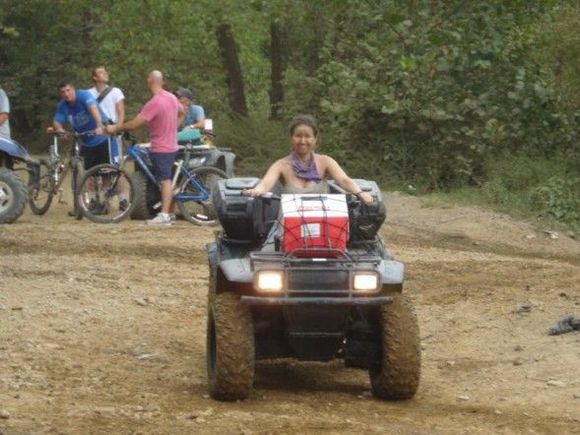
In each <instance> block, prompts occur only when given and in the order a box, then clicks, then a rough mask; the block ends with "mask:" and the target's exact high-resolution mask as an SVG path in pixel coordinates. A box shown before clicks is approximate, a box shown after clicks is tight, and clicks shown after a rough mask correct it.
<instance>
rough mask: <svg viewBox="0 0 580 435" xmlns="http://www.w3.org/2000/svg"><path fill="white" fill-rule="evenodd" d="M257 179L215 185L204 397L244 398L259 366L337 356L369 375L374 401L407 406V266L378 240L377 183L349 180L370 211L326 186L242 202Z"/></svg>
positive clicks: (414, 329)
mask: <svg viewBox="0 0 580 435" xmlns="http://www.w3.org/2000/svg"><path fill="white" fill-rule="evenodd" d="M258 181H259V180H258V179H257V178H232V179H228V180H221V181H219V182H218V188H217V189H215V190H214V192H213V196H214V198H213V200H214V206H215V208H216V211H217V214H218V217H219V220H220V223H221V225H222V228H223V231H221V232H218V233H216V240H215V242H214V243H211V244H209V245H208V260H209V272H210V273H209V300H208V318H207V372H208V380H209V392H210V395H211V396H212V397H213V398H214V399H218V400H240V399H245V398H247V397H248V396H249V395H250V393H251V391H252V388H253V383H254V367H255V361H256V360H264V359H274V358H295V359H298V360H301V361H330V360H333V359H335V358H342V359H343V360H344V363H345V365H346V366H349V367H357V368H361V369H365V370H368V372H369V376H370V381H371V386H372V392H373V394H374V395H375V396H376V397H379V398H382V399H392V400H400V399H410V398H412V397H413V396H414V395H415V393H416V391H417V388H418V385H419V378H420V370H421V347H420V339H419V327H418V322H417V317H416V315H415V311H414V307H413V305H412V302H411V300H410V299H409V297H408V296H407V294H406V293H403V275H404V266H403V264H402V263H400V262H397V261H395V260H393V258H392V257H391V255H390V254H389V252H388V251H387V249H386V248H385V246H384V244H383V241H382V239H381V238H380V236H379V234H378V231H379V229H380V227H381V225H382V223H383V221H384V219H385V216H386V210H385V205H384V202H383V200H382V196H381V193H380V190H379V189H378V186H377V185H376V183H374V182H370V181H366V180H357V182H358V184H359V186H361V188H362V189H363V190H365V191H369V192H371V193H372V195H373V196H374V199H375V203H374V205H372V206H369V207H367V206H365V205H363V204H362V203H361V202H360V201H359V200H358V198H356V197H355V196H354V195H350V194H346V193H345V192H344V191H343V190H342V189H341V188H340V187H339V186H337V185H336V184H334V183H332V182H330V183H329V188H330V192H331V193H330V194H303V195H281V196H278V195H276V192H273V193H274V196H272V197H270V198H265V197H263V198H252V197H247V196H243V195H242V192H243V190H245V189H249V188H252V187H254V186H255V185H256V184H257V183H258Z"/></svg>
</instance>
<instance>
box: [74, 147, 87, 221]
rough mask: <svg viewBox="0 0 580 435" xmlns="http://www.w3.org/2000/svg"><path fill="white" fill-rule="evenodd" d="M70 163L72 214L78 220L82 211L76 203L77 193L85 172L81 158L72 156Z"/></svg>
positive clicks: (81, 215) (81, 216)
mask: <svg viewBox="0 0 580 435" xmlns="http://www.w3.org/2000/svg"><path fill="white" fill-rule="evenodd" d="M70 164H71V167H72V170H71V179H70V182H71V191H72V195H73V215H74V217H75V219H76V220H77V221H79V220H81V219H82V218H83V213H82V211H81V208H80V207H79V204H78V195H77V193H78V189H79V186H80V183H81V178H82V176H83V173H84V172H85V168H84V165H83V162H82V160H80V159H79V158H73V160H71V163H70Z"/></svg>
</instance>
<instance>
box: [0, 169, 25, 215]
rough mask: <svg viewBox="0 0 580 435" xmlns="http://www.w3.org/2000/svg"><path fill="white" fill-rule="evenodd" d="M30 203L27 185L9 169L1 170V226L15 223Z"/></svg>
mask: <svg viewBox="0 0 580 435" xmlns="http://www.w3.org/2000/svg"><path fill="white" fill-rule="evenodd" d="M27 202H28V190H27V189H26V185H25V184H24V183H23V182H22V180H20V178H18V177H17V176H16V174H15V173H14V172H12V171H11V170H10V169H7V168H0V224H9V223H12V222H14V221H15V220H16V219H18V217H19V216H20V215H21V214H22V212H23V211H24V207H25V206H26V203H27Z"/></svg>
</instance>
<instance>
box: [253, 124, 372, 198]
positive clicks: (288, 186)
mask: <svg viewBox="0 0 580 435" xmlns="http://www.w3.org/2000/svg"><path fill="white" fill-rule="evenodd" d="M289 133H290V145H291V146H292V152H291V153H290V154H289V155H288V156H286V157H284V158H282V159H280V160H278V161H276V162H274V163H273V164H272V166H270V168H269V169H268V171H267V172H266V175H264V178H262V180H261V181H260V182H259V183H258V184H257V185H256V187H254V188H253V189H248V190H246V194H248V195H250V196H260V195H262V194H264V193H266V192H269V191H270V190H271V189H272V188H273V187H274V185H275V184H276V182H278V181H280V182H281V183H282V186H283V187H282V191H283V193H327V191H328V185H327V183H326V181H325V180H326V178H327V177H330V178H332V179H334V181H335V182H336V183H337V184H338V185H339V186H340V187H342V188H343V189H345V190H346V191H347V192H350V193H353V194H354V195H356V196H357V197H359V199H360V200H361V201H362V202H364V203H365V204H367V205H371V204H372V203H373V197H372V195H371V194H370V193H369V192H363V191H362V189H361V188H360V186H359V185H358V184H357V183H356V182H355V181H354V180H353V179H352V178H350V177H349V176H348V175H346V173H345V172H344V170H343V169H342V168H341V167H340V165H339V164H338V163H337V162H336V160H334V159H333V158H332V157H329V156H326V155H323V154H316V153H314V149H315V147H316V140H317V138H318V126H317V125H316V121H315V119H314V118H313V117H312V116H310V115H298V116H296V117H295V118H294V119H293V120H292V122H291V123H290V126H289Z"/></svg>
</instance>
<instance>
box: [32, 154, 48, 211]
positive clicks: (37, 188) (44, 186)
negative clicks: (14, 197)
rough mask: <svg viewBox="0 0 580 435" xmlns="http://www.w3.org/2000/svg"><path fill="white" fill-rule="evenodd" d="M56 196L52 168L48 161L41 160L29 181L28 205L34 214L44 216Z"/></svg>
mask: <svg viewBox="0 0 580 435" xmlns="http://www.w3.org/2000/svg"><path fill="white" fill-rule="evenodd" d="M53 196H54V177H53V176H52V168H51V167H50V165H49V164H48V162H47V161H46V160H40V161H39V162H38V166H35V167H34V169H33V171H32V173H31V174H30V179H29V180H28V205H29V206H30V210H31V211H32V213H34V214H36V215H39V216H40V215H43V214H44V213H46V212H47V211H48V209H49V208H50V204H51V202H52V197H53Z"/></svg>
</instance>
